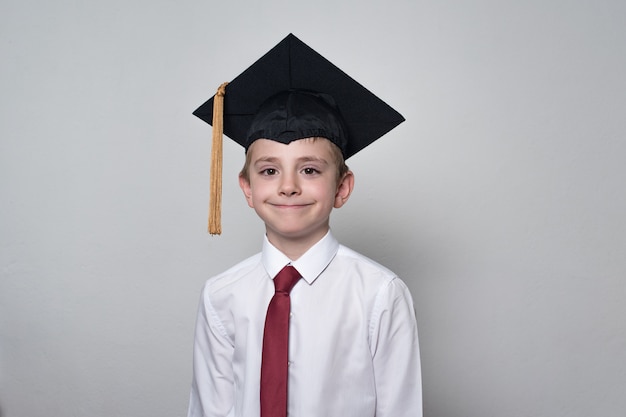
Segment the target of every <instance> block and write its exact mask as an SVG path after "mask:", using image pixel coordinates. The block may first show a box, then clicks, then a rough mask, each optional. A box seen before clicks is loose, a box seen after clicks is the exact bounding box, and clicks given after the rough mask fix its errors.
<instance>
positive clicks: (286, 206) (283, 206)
mask: <svg viewBox="0 0 626 417" xmlns="http://www.w3.org/2000/svg"><path fill="white" fill-rule="evenodd" d="M270 204H271V205H272V206H273V207H276V208H279V209H286V210H288V209H299V208H304V207H308V206H310V204H272V203H270Z"/></svg>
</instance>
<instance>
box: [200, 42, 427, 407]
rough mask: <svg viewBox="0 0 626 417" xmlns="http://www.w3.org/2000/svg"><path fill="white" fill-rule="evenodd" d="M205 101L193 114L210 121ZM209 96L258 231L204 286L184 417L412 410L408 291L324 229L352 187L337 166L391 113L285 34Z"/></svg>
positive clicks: (417, 394)
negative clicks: (234, 148)
mask: <svg viewBox="0 0 626 417" xmlns="http://www.w3.org/2000/svg"><path fill="white" fill-rule="evenodd" d="M219 96H221V94H219V95H216V97H214V98H212V99H211V100H209V101H207V103H205V104H204V105H203V106H201V107H200V108H199V109H198V110H196V112H194V114H196V115H197V116H198V117H200V118H202V119H203V120H205V121H207V122H211V120H212V119H211V118H212V117H213V116H214V113H213V110H214V107H215V108H219V107H220V105H219V104H217V101H216V100H218V99H219V98H220V97H219ZM223 100H224V102H223V111H224V115H223V129H224V133H226V134H227V135H228V136H229V137H231V138H232V139H234V140H236V141H237V142H239V143H240V144H242V145H243V146H244V147H245V149H246V162H245V166H244V168H243V169H242V171H241V173H240V177H239V184H240V186H241V189H242V191H243V193H244V196H245V198H246V201H247V203H248V205H249V206H250V207H251V208H253V209H254V210H255V211H256V213H257V214H258V216H259V217H260V218H261V220H263V222H264V223H265V229H266V234H265V238H264V242H263V249H262V252H261V253H260V254H257V255H255V256H253V257H251V258H249V259H247V260H245V261H243V262H241V263H239V264H238V265H236V266H235V267H233V268H231V269H230V270H228V271H226V272H224V273H222V274H220V275H218V276H216V277H214V278H211V279H210V280H208V281H207V283H206V285H205V288H204V290H203V294H202V298H201V302H200V308H199V313H198V321H197V326H196V336H195V344H194V379H193V384H192V390H191V399H190V404H189V416H190V417H205V416H206V417H214V416H215V417H217V416H220V417H225V416H236V417H256V416H261V417H285V416H290V417H368V416H369V417H374V416H375V417H419V416H421V415H422V398H421V377H420V360H419V347H418V340H417V326H416V322H415V315H414V310H413V304H412V300H411V296H410V294H409V291H408V289H407V287H406V285H405V284H404V283H403V282H402V281H401V280H400V279H399V278H398V277H397V276H396V275H394V274H393V273H392V272H391V271H389V270H388V269H386V268H384V267H383V266H380V265H378V264H377V263H375V262H373V261H372V260H370V259H367V258H365V257H363V256H362V255H360V254H358V253H356V252H354V251H352V250H350V249H348V248H346V247H344V246H342V245H340V244H339V243H338V242H337V240H336V239H335V238H334V237H333V235H332V234H331V232H330V227H329V218H330V213H331V211H332V210H333V208H340V207H342V206H343V205H344V204H345V203H346V202H347V200H348V199H349V197H350V194H351V192H352V189H353V186H354V174H353V173H352V172H351V171H350V170H349V169H348V168H347V166H346V165H345V162H344V160H345V159H346V158H348V157H349V156H352V155H353V154H354V153H356V152H358V151H359V150H361V149H362V148H363V147H365V146H367V145H368V144H370V143H371V142H373V141H374V140H376V139H377V138H378V137H380V136H382V135H383V134H385V133H386V132H387V131H389V130H391V129H392V128H393V127H395V126H396V125H397V124H399V123H401V122H402V121H403V120H404V119H403V118H402V116H400V115H399V114H398V113H397V112H396V111H395V110H393V109H391V108H390V107H389V106H387V105H386V104H385V103H383V102H382V101H381V100H379V99H378V98H376V97H375V96H373V95H372V94H371V93H370V92H369V91H367V90H365V89H364V88H363V87H362V86H360V85H359V84H358V83H356V82H355V81H354V80H352V79H351V78H350V77H348V76H347V75H346V74H344V73H343V72H341V71H340V70H339V69H338V68H336V67H335V66H334V65H332V64H330V63H329V62H328V61H326V60H325V59H324V58H323V57H321V56H320V55H319V54H317V53H316V52H315V51H313V50H312V49H310V48H309V47H308V46H306V45H305V44H303V43H302V42H301V41H300V40H298V39H297V38H296V37H294V36H293V35H289V36H287V38H285V39H284V40H283V41H282V42H280V43H279V44H278V45H277V46H276V47H275V48H273V49H272V50H271V51H270V52H268V53H267V54H266V55H264V56H263V57H262V58H261V59H260V60H258V61H257V62H256V63H255V64H253V65H252V66H251V67H250V68H248V69H247V70H246V71H245V72H244V73H242V74H241V75H240V76H239V77H237V78H236V79H235V80H233V81H232V82H231V83H230V84H229V85H228V86H227V87H226V89H225V95H224V96H223ZM216 114H218V115H219V110H218V111H217V113H216ZM212 122H213V125H214V128H215V127H216V126H217V125H220V124H221V121H219V122H218V121H216V120H213V121H212Z"/></svg>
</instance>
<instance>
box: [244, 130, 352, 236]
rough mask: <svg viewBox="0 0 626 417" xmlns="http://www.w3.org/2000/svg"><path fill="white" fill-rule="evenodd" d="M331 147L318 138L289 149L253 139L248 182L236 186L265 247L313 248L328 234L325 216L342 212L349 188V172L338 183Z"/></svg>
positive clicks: (307, 140)
mask: <svg viewBox="0 0 626 417" xmlns="http://www.w3.org/2000/svg"><path fill="white" fill-rule="evenodd" d="M333 146H335V145H333V144H332V143H331V142H330V141H328V140H327V139H322V138H309V139H300V140H296V141H293V142H291V143H289V144H288V145H285V144H283V143H279V142H275V141H272V140H266V139H258V140H256V141H255V142H254V143H253V144H252V145H251V146H250V148H249V149H248V153H251V155H249V157H250V166H249V180H248V179H246V178H245V177H244V176H240V178H239V184H240V186H241V189H242V190H243V192H244V195H245V197H246V201H247V202H248V205H249V206H250V207H252V208H253V209H254V210H255V211H256V213H257V214H258V215H259V217H260V218H261V219H262V220H263V221H264V222H265V227H266V233H267V237H268V239H269V240H270V242H272V243H274V244H276V243H278V242H298V243H304V244H306V243H307V242H308V243H310V244H311V245H312V244H314V243H315V242H317V241H318V240H319V239H321V238H322V237H323V236H324V235H325V234H326V232H328V228H329V218H330V212H331V211H332V209H333V207H334V208H339V207H341V206H343V204H344V203H345V202H346V201H347V200H348V197H349V196H350V193H351V192H352V188H353V184H354V177H353V175H352V172H348V173H347V174H346V175H344V176H343V177H342V178H341V179H340V180H339V181H337V163H336V161H335V157H334V154H333V149H332V148H331V147H333Z"/></svg>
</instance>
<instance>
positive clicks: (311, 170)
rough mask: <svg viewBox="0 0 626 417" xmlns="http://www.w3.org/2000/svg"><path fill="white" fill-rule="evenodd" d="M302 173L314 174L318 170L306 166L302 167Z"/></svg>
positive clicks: (317, 172)
mask: <svg viewBox="0 0 626 417" xmlns="http://www.w3.org/2000/svg"><path fill="white" fill-rule="evenodd" d="M302 173H303V174H305V175H315V174H319V173H320V172H319V170H317V169H315V168H312V167H308V168H304V169H303V170H302Z"/></svg>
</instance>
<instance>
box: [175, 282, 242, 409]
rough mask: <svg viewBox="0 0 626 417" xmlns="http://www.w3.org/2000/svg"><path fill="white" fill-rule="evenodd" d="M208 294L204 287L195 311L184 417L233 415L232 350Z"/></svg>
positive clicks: (231, 344)
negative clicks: (186, 416) (189, 375)
mask: <svg viewBox="0 0 626 417" xmlns="http://www.w3.org/2000/svg"><path fill="white" fill-rule="evenodd" d="M209 291H210V287H209V286H208V285H206V286H205V288H204V290H203V292H202V298H201V300H200V306H199V308H198V317H197V321H196V332H195V339H194V348H193V381H192V385H191V395H190V399H189V409H188V414H187V415H188V417H227V416H231V415H233V413H234V377H233V367H232V358H233V351H234V347H233V343H232V341H231V340H230V338H229V337H228V334H227V333H226V330H225V328H224V326H223V324H222V322H221V320H220V318H219V316H218V314H217V312H216V311H215V310H214V309H213V306H212V305H211V302H210V298H209Z"/></svg>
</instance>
